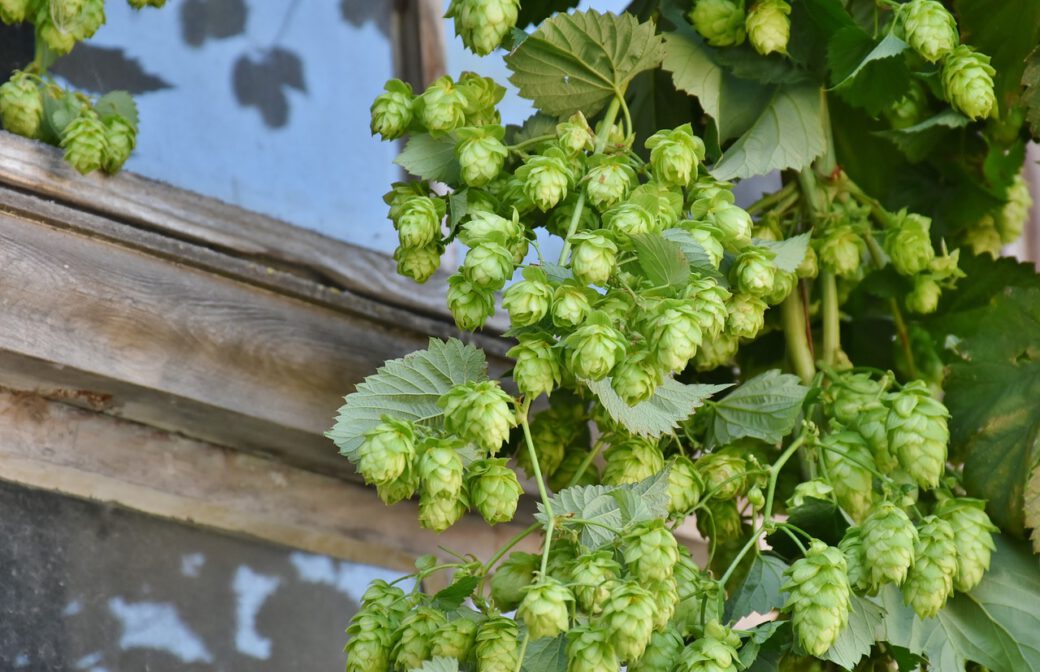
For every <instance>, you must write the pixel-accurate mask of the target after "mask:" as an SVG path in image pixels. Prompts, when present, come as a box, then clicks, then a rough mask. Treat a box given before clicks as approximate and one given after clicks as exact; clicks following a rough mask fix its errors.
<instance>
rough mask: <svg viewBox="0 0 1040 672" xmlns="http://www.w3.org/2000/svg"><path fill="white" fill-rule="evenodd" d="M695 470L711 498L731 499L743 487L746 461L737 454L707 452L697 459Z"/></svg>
mask: <svg viewBox="0 0 1040 672" xmlns="http://www.w3.org/2000/svg"><path fill="white" fill-rule="evenodd" d="M696 467H697V470H698V471H699V472H700V474H701V477H702V478H703V479H704V491H705V494H706V495H710V496H711V497H712V499H718V500H729V499H733V498H734V497H736V496H737V495H739V494H740V493H741V491H742V490H743V489H744V485H745V484H744V481H745V477H744V472H746V471H747V462H746V461H745V460H744V458H742V457H740V456H739V455H732V454H729V453H709V454H708V455H705V456H703V457H701V458H700V459H699V460H697V463H696Z"/></svg>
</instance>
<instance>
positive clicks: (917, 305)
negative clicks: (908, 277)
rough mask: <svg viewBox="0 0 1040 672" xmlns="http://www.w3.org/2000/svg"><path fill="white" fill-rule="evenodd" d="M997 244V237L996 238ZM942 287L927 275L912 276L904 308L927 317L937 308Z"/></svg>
mask: <svg viewBox="0 0 1040 672" xmlns="http://www.w3.org/2000/svg"><path fill="white" fill-rule="evenodd" d="M997 240H998V242H999V235H998V237H997ZM941 295H942V287H940V286H939V283H938V282H936V280H935V278H933V277H931V276H929V275H927V274H922V275H917V276H914V288H913V289H912V290H910V292H908V293H907V295H906V307H907V308H908V309H909V310H910V311H911V312H914V313H918V314H920V315H928V314H931V313H934V312H935V311H936V309H937V308H938V307H939V297H940V296H941Z"/></svg>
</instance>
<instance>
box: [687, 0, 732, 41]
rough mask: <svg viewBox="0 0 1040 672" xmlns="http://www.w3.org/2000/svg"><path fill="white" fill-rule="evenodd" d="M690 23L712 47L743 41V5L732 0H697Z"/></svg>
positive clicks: (691, 13)
mask: <svg viewBox="0 0 1040 672" xmlns="http://www.w3.org/2000/svg"><path fill="white" fill-rule="evenodd" d="M690 23H692V24H693V27H694V28H696V29H697V32H698V33H700V34H701V37H703V38H704V39H705V41H706V42H707V43H708V44H710V45H711V46H713V47H732V46H734V45H737V44H742V43H743V42H744V37H745V33H744V30H745V28H744V6H743V4H742V3H737V2H733V0H697V2H696V4H694V6H693V11H691V12H690Z"/></svg>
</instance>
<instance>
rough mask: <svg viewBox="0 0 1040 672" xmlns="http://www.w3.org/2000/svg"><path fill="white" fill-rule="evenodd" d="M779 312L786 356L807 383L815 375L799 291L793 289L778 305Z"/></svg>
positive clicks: (809, 335) (809, 336) (808, 333)
mask: <svg viewBox="0 0 1040 672" xmlns="http://www.w3.org/2000/svg"><path fill="white" fill-rule="evenodd" d="M780 314H781V317H782V318H783V324H784V340H786V341H787V357H788V359H790V360H791V368H792V369H794V372H795V373H797V374H798V377H799V378H801V379H802V382H803V383H806V384H808V383H809V381H811V380H812V379H813V376H815V375H816V365H815V364H813V354H812V350H811V349H810V346H809V339H810V338H812V336H811V332H809V328H808V324H807V323H806V320H805V307H804V306H803V304H802V295H801V292H799V291H798V290H797V288H796V289H795V291H793V292H791V294H790V296H788V297H787V298H786V299H784V302H783V303H782V304H781V305H780Z"/></svg>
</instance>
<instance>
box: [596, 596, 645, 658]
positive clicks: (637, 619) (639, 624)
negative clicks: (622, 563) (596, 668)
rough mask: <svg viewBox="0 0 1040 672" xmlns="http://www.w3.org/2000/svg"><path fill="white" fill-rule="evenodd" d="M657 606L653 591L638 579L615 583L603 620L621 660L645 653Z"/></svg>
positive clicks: (608, 637) (601, 619)
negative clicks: (638, 581) (637, 580)
mask: <svg viewBox="0 0 1040 672" xmlns="http://www.w3.org/2000/svg"><path fill="white" fill-rule="evenodd" d="M656 609H657V605H656V604H655V603H654V596H653V593H651V592H650V591H648V590H646V589H645V588H642V587H640V586H639V584H638V583H636V582H635V581H619V582H617V583H615V584H614V585H613V587H612V588H611V590H610V597H609V598H607V602H606V604H604V605H603V613H602V614H601V615H600V621H599V622H600V624H601V626H602V627H603V628H604V630H605V632H606V633H607V640H608V641H610V642H611V643H613V645H614V651H615V652H616V653H617V655H618V658H619V659H620V660H622V661H624V662H635V661H637V660H639V657H640V656H642V655H643V651H645V650H646V647H647V645H648V644H649V643H650V637H651V635H653V632H654V611H655V610H656Z"/></svg>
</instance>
